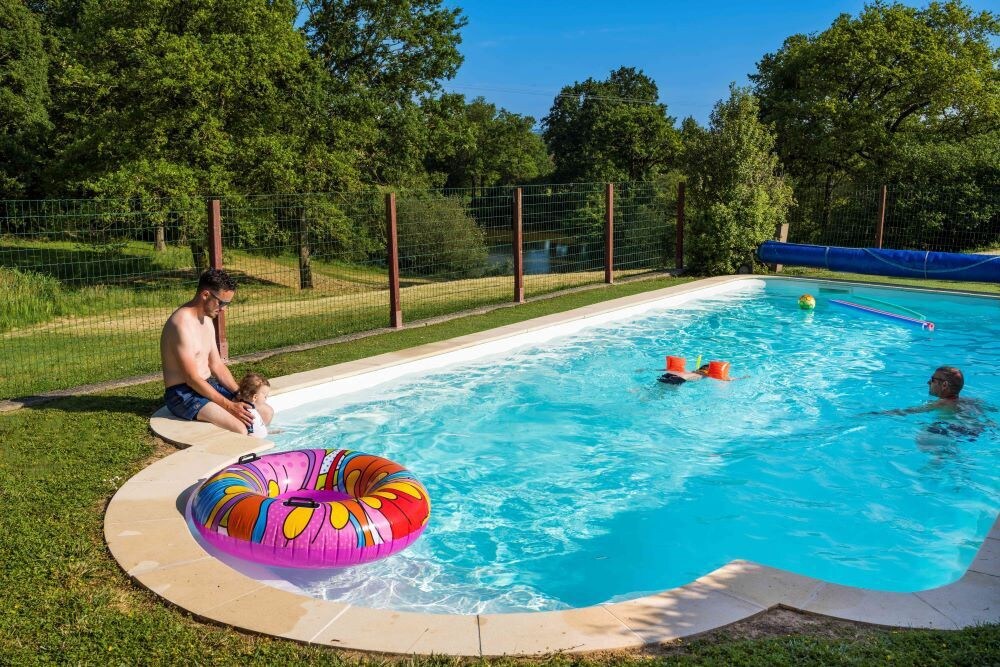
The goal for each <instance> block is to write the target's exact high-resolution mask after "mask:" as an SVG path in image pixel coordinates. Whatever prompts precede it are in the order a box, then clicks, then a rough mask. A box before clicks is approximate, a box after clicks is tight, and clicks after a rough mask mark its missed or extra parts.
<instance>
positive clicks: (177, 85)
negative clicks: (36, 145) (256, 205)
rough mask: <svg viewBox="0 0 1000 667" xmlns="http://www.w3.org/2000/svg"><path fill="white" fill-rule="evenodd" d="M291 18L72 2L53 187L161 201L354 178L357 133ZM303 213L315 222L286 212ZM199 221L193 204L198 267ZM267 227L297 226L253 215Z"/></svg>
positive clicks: (168, 3)
mask: <svg viewBox="0 0 1000 667" xmlns="http://www.w3.org/2000/svg"><path fill="white" fill-rule="evenodd" d="M296 15H297V10H296V7H295V5H294V3H293V2H292V0H279V1H276V2H268V3H262V2H253V3H247V2H244V1H243V0H196V1H195V2H186V1H185V2H182V1H181V0H151V1H148V2H147V1H145V0H108V1H107V2H100V3H82V4H80V5H79V8H78V11H77V13H76V14H75V16H74V17H73V18H74V20H73V21H72V22H71V23H72V25H73V27H72V29H64V30H63V32H62V35H61V44H62V47H63V52H62V55H63V56H64V58H65V60H66V62H67V63H68V64H67V65H65V66H63V68H62V69H61V70H60V73H59V77H58V79H57V87H56V106H57V108H58V119H59V120H58V127H57V133H56V141H55V142H54V143H55V145H57V146H59V149H58V150H57V152H56V161H55V163H54V164H53V165H52V168H51V169H50V172H49V174H50V178H51V179H52V181H53V182H54V183H57V184H59V185H60V186H61V188H62V189H63V191H65V192H70V193H81V194H93V195H97V196H99V197H103V198H127V199H132V198H136V197H140V198H148V199H153V198H162V199H163V201H165V202H167V203H166V205H168V206H169V202H170V201H171V199H173V198H178V197H185V196H190V195H192V194H217V195H224V194H232V193H236V192H239V193H248V192H268V193H273V192H308V191H311V190H317V189H332V188H336V187H350V186H351V185H352V184H355V183H357V181H358V178H357V166H356V164H355V163H356V158H355V157H354V156H355V155H356V152H355V151H354V150H352V149H353V148H354V146H353V139H350V137H351V136H352V134H353V133H352V132H350V129H349V128H346V127H345V124H344V123H343V122H342V121H340V120H339V119H337V118H336V117H333V116H331V115H330V114H329V113H328V110H329V108H330V106H331V104H332V103H331V101H330V98H329V95H330V93H329V89H328V87H327V86H326V81H325V77H326V76H327V75H326V73H325V71H324V70H323V68H322V67H321V66H320V63H319V62H318V61H317V60H316V59H315V58H314V57H313V56H312V55H311V54H310V53H309V51H308V49H307V47H306V41H305V37H304V35H303V34H302V33H301V32H300V31H298V30H297V29H296V28H295V25H294V24H295V20H296ZM303 219H306V220H309V219H314V216H308V215H305V216H304V215H301V214H295V215H293V216H292V218H291V220H294V221H301V220H303ZM203 221H204V215H203V212H199V214H198V215H189V216H183V217H182V219H180V220H179V223H180V224H181V231H180V234H181V236H182V237H183V238H186V239H187V240H188V241H189V242H190V244H191V248H192V252H193V254H194V257H195V262H196V265H200V264H201V263H202V262H203V256H204V247H203V244H202V241H201V239H202V238H204V226H203V225H204V222H203ZM249 222H250V221H246V220H244V221H243V225H244V230H243V231H245V227H246V225H247V224H249ZM276 222H277V224H279V225H282V224H286V225H291V224H294V225H296V226H298V225H299V222H292V221H290V220H286V219H285V218H284V217H280V219H278V220H277V221H276V220H273V219H264V218H256V224H259V225H274V224H275V223H276ZM301 237H302V235H301V234H300V238H301ZM304 282H308V281H304Z"/></svg>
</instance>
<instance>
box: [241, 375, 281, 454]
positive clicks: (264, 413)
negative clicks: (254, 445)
mask: <svg viewBox="0 0 1000 667" xmlns="http://www.w3.org/2000/svg"><path fill="white" fill-rule="evenodd" d="M270 395H271V383H270V382H268V381H267V378H266V377H264V376H263V375H261V374H260V373H247V374H246V375H244V376H243V379H242V380H240V387H239V389H238V390H237V392H236V400H237V401H242V402H243V403H246V404H247V406H248V407H249V408H250V414H252V415H253V423H252V424H251V425H250V426H248V427H247V435H251V436H253V437H255V438H265V437H267V425H268V424H269V423H270V422H271V418H272V417H273V416H274V410H273V409H272V408H271V406H270V405H268V404H267V397H268V396H270Z"/></svg>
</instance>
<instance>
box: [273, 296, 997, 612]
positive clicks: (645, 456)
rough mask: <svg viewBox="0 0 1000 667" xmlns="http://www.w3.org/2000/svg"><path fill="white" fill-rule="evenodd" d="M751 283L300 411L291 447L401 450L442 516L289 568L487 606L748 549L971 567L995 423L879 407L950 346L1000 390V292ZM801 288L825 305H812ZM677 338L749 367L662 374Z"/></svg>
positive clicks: (814, 567)
mask: <svg viewBox="0 0 1000 667" xmlns="http://www.w3.org/2000/svg"><path fill="white" fill-rule="evenodd" d="M731 290H732V291H730V292H729V293H727V294H716V295H708V296H705V297H704V298H700V299H697V300H695V301H689V302H686V303H683V304H680V305H674V306H672V307H670V308H669V309H666V308H664V309H658V308H656V307H653V308H651V309H648V310H646V312H644V313H641V314H636V315H633V316H631V317H630V318H629V319H628V320H625V321H620V322H617V323H615V324H613V325H609V324H604V325H600V326H597V327H593V328H590V329H587V330H585V331H583V332H580V333H578V334H575V335H573V336H572V337H567V338H561V339H560V338H556V339H552V340H549V341H548V342H546V343H545V344H544V345H542V346H535V347H532V346H528V347H522V348H521V349H518V350H515V351H512V352H506V353H504V354H503V355H502V356H493V357H484V358H481V359H479V360H477V361H471V362H466V363H465V364H464V365H462V366H461V367H453V368H444V369H439V370H437V371H431V372H424V373H422V374H421V375H419V376H414V377H405V376H404V377H402V378H398V379H396V380H393V381H391V382H390V383H388V384H383V385H380V386H374V387H370V388H368V389H365V390H363V391H360V392H355V393H354V394H350V395H340V396H338V397H336V398H332V399H327V400H324V401H323V402H322V405H321V406H317V405H309V404H305V405H301V406H299V407H296V408H290V409H286V410H282V412H281V414H280V418H279V419H280V425H281V427H282V428H284V429H285V432H284V433H283V434H280V435H278V436H275V438H274V440H275V442H276V443H277V444H278V447H279V448H280V449H292V448H298V447H315V446H326V447H347V448H353V449H359V450H362V451H367V452H370V453H374V454H378V455H381V456H386V457H388V458H392V459H394V460H398V461H400V462H403V463H404V464H405V465H407V467H409V468H410V469H411V470H413V471H414V472H415V473H416V474H417V475H418V476H419V477H420V479H421V480H422V481H423V482H424V483H425V484H426V485H427V487H428V489H429V491H430V493H431V497H432V498H433V500H434V509H433V513H432V517H431V524H430V526H429V528H428V530H427V532H426V533H425V536H424V537H423V538H422V540H421V541H419V542H418V543H417V544H415V545H414V546H413V547H411V548H410V549H409V550H407V551H406V552H404V553H402V554H399V555H397V556H395V557H393V558H391V559H388V560H386V561H383V562H381V563H376V564H372V565H368V566H364V567H359V568H353V569H347V570H342V571H336V572H335V573H334V574H331V573H330V572H326V573H324V574H323V575H321V576H320V577H316V576H315V573H304V572H300V571H289V570H280V571H278V574H279V575H280V576H282V577H284V578H285V579H286V580H288V581H290V582H292V583H293V584H295V585H297V586H299V587H301V588H302V589H304V590H306V591H308V592H310V593H311V594H313V595H315V596H317V597H324V598H328V599H337V600H344V601H351V602H357V603H359V604H363V605H364V606H369V607H373V606H374V607H389V608H394V609H411V610H421V611H438V612H443V613H444V612H450V613H467V614H468V613H480V612H498V611H525V610H542V609H562V608H568V607H579V606H584V605H589V604H595V603H599V602H604V601H609V600H622V599H630V598H634V597H639V596H641V595H643V594H646V593H649V592H652V591H658V590H662V589H666V588H670V587H673V586H677V585H680V584H684V583H686V582H688V581H690V580H692V579H694V578H695V577H697V576H699V575H701V574H704V573H706V572H708V571H710V570H712V569H714V568H716V567H718V566H720V565H723V564H725V563H726V562H728V561H730V560H732V559H734V558H745V559H750V560H755V561H758V562H761V563H764V564H767V565H772V566H775V567H779V568H783V569H787V570H791V571H793V572H797V573H800V574H805V575H809V576H813V577H817V578H822V579H825V580H827V581H832V582H836V583H843V584H849V585H854V586H861V587H865V588H874V589H881V590H896V591H908V590H921V589H925V588H929V587H932V586H936V585H941V584H944V583H948V582H950V581H952V580H954V579H956V578H958V577H959V576H960V575H961V574H962V573H963V572H964V570H965V568H966V567H967V565H968V563H969V561H971V559H972V557H973V555H974V554H975V551H976V548H977V547H978V545H979V544H980V543H981V541H982V539H983V537H984V536H985V534H986V532H987V531H988V530H989V527H990V525H991V524H992V522H993V520H994V518H995V516H996V511H997V506H998V493H997V490H998V478H997V475H996V473H995V470H997V469H998V466H997V455H996V453H995V452H994V451H991V450H995V444H996V442H997V435H996V429H995V427H993V426H992V425H990V424H988V423H987V421H986V420H987V419H988V418H989V414H988V413H987V414H984V415H982V416H981V421H982V422H983V424H982V425H983V427H984V430H983V432H982V433H981V434H980V435H979V436H978V437H975V438H965V439H963V438H959V439H953V438H942V437H940V436H936V434H934V433H931V432H929V431H928V426H931V424H932V422H933V421H934V416H933V415H910V416H907V417H894V416H881V415H864V414H862V413H864V412H867V411H870V410H873V409H877V408H891V407H904V406H908V405H913V404H916V403H919V402H921V401H923V400H925V398H926V380H927V378H928V377H929V376H930V372H931V371H932V370H933V368H934V366H936V365H938V364H939V363H950V364H954V365H957V366H959V367H961V368H963V369H964V370H966V373H967V383H968V389H967V391H966V394H967V395H969V396H972V395H975V396H976V397H978V398H980V399H982V400H983V401H984V402H985V403H987V404H993V405H996V404H1000V373H998V367H1000V364H998V363H997V362H998V360H1000V347H998V343H997V341H1000V336H998V334H1000V328H998V324H997V320H998V318H997V314H998V306H997V302H996V301H995V300H990V299H982V298H971V297H957V296H944V295H939V294H933V295H930V296H928V295H927V294H926V293H919V292H903V291H899V290H881V289H875V288H868V287H851V286H847V285H844V284H838V283H827V284H806V283H802V282H794V283H792V282H789V281H780V280H778V281H767V282H766V283H765V282H764V281H750V282H746V283H740V284H737V285H735V286H732V288H731ZM803 291H810V292H811V293H813V294H815V295H816V296H817V298H818V300H819V306H818V307H817V310H816V311H815V312H812V313H806V312H802V311H799V310H798V308H797V306H796V299H797V297H798V295H799V294H801V293H802V292H803ZM851 293H853V294H855V295H857V296H867V297H874V298H879V299H884V300H888V301H892V302H894V303H897V304H900V305H905V306H908V307H910V308H913V309H917V310H921V311H922V312H923V313H924V314H925V315H926V317H927V319H930V320H932V321H934V322H935V323H936V324H937V330H936V331H935V332H933V333H929V332H926V331H921V330H920V329H917V328H914V327H910V326H906V325H901V324H896V323H893V322H890V321H886V320H873V319H871V318H870V317H868V316H866V315H862V314H857V313H854V312H851V311H848V310H846V309H838V308H834V307H832V306H830V304H829V299H830V298H850V296H849V295H850V294H851ZM695 296H697V293H695ZM665 354H681V355H684V356H687V357H688V358H689V364H690V363H693V359H694V357H695V356H697V355H698V354H701V355H703V356H704V358H705V359H706V360H707V359H709V358H715V359H726V360H729V361H731V362H732V364H733V375H734V376H735V377H737V378H739V379H738V381H736V382H732V383H726V384H723V383H718V382H715V381H711V380H706V381H702V382H698V383H690V384H687V385H683V386H680V387H671V386H666V385H662V384H660V383H657V382H656V376H657V374H658V373H657V370H658V369H661V368H662V366H663V356H664V355H665ZM353 384H355V385H359V384H363V383H362V382H358V381H355V382H354V383H353ZM309 394H310V395H314V396H315V395H316V392H309ZM279 398H280V397H279ZM994 416H995V415H994ZM991 445H993V446H992V447H991Z"/></svg>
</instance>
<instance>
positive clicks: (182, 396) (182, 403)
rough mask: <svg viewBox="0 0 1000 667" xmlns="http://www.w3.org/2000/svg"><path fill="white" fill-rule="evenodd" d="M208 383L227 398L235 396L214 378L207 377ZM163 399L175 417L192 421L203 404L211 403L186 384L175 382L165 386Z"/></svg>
mask: <svg viewBox="0 0 1000 667" xmlns="http://www.w3.org/2000/svg"><path fill="white" fill-rule="evenodd" d="M208 383H209V384H210V385H212V387H213V388H214V389H215V390H216V391H217V392H219V393H220V394H222V395H223V396H225V397H226V398H228V399H229V400H232V399H233V398H235V397H236V394H234V393H233V392H231V391H229V390H228V389H226V388H225V387H223V386H222V385H221V384H219V381H218V380H216V379H215V378H208ZM163 400H164V401H165V402H166V404H167V408H168V409H169V410H170V412H172V413H173V414H174V415H176V416H177V417H180V418H181V419H187V420H188V421H194V420H195V419H197V418H198V413H199V412H201V409H202V408H203V407H205V404H207V403H211V401H210V400H208V399H207V398H205V397H204V396H202V395H201V394H199V393H198V392H196V391H195V390H194V389H192V388H191V387H189V386H188V385H187V384H175V385H173V386H170V387H167V388H166V390H164V392H163Z"/></svg>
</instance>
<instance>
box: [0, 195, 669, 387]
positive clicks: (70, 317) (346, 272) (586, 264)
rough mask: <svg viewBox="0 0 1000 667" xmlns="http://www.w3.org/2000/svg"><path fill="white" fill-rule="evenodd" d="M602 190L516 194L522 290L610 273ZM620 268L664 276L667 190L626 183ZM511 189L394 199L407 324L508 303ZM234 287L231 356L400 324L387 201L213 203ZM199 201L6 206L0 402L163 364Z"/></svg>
mask: <svg viewBox="0 0 1000 667" xmlns="http://www.w3.org/2000/svg"><path fill="white" fill-rule="evenodd" d="M606 187H607V186H606V184H577V185H542V186H530V187H526V188H523V202H524V206H523V213H524V215H523V223H522V230H523V244H522V253H523V254H522V257H523V260H524V272H525V273H526V274H527V280H526V286H527V288H526V292H527V294H528V295H529V296H530V295H532V294H541V293H544V292H551V291H555V290H559V289H562V288H565V287H572V286H576V285H582V284H587V283H597V282H601V281H603V280H604V268H605V267H604V249H605V241H604V234H605V228H604V225H605V219H606V214H607V208H606V206H607V202H606V192H605V190H606ZM618 188H619V191H620V192H621V195H620V197H619V199H618V201H619V205H620V207H621V208H620V213H619V214H618V216H619V222H618V227H617V228H616V230H615V237H614V238H615V242H616V251H615V261H617V262H621V268H620V269H619V270H618V272H617V273H616V275H618V276H623V275H628V274H630V273H635V272H639V271H650V270H656V269H663V268H666V266H667V265H666V264H664V262H663V258H664V257H665V256H668V255H669V251H668V250H666V249H665V248H666V244H668V243H669V239H671V238H673V234H674V227H673V225H674V221H673V218H672V217H671V216H670V215H669V214H668V213H667V209H668V208H669V206H667V208H664V206H666V204H664V202H667V201H668V200H669V199H670V198H671V196H672V195H671V193H665V192H659V191H657V190H656V188H655V187H654V186H652V185H649V184H625V185H621V186H618ZM514 192H515V188H514V187H496V188H477V189H465V190H412V191H402V192H399V193H398V194H397V196H396V199H395V201H396V216H397V221H398V251H399V252H398V254H399V276H400V280H399V287H400V300H401V305H402V310H403V312H405V317H406V319H407V321H413V320H419V319H422V318H426V317H431V316H435V315H442V314H447V313H453V312H458V311H461V310H466V309H469V308H471V307H476V306H482V305H488V304H495V303H502V302H508V301H512V300H514V298H515V293H514V292H515V291H514V252H515V249H514V246H513V207H512V203H513V199H514V197H513V195H514ZM218 200H219V201H218V210H219V213H220V215H219V218H220V232H219V233H220V237H221V246H222V258H221V263H222V266H223V268H225V269H226V271H227V272H229V273H230V274H231V275H233V276H234V277H235V278H236V280H237V282H238V284H239V289H238V290H237V293H236V297H235V303H234V304H233V306H232V307H231V308H229V309H228V310H227V311H226V339H227V341H228V344H229V353H230V354H231V355H240V354H245V353H250V352H258V351H263V350H270V349H274V348H278V347H282V346H286V345H292V344H297V343H304V342H311V341H317V340H326V339H330V338H334V337H337V336H340V335H343V334H347V333H354V332H359V331H366V330H372V329H377V328H380V327H385V326H387V325H388V324H389V321H390V312H389V310H390V281H389V274H390V271H389V265H388V256H387V250H386V248H387V236H386V234H387V231H386V230H387V226H386V221H387V210H386V197H385V193H384V192H381V191H378V190H368V191H361V192H357V191H355V192H350V193H311V194H294V195H260V196H229V197H220V198H218ZM206 204H207V200H206V199H205V198H203V197H189V198H174V199H159V200H154V199H143V200H129V201H103V200H46V201H8V202H0V345H2V350H0V398H12V397H18V396H25V395H29V394H31V393H37V392H42V391H48V390H53V389H62V388H67V387H72V386H78V385H82V384H91V383H97V382H102V381H107V380H113V379H119V378H123V377H129V376H134V375H140V374H144V373H151V372H155V371H157V370H158V369H159V364H160V360H159V336H160V331H161V328H162V326H163V323H164V322H165V321H166V319H167V317H168V316H169V315H170V313H171V312H173V310H174V309H175V308H177V307H178V306H179V305H181V304H182V303H184V302H186V301H187V300H189V299H190V298H192V297H193V296H194V292H195V287H196V284H197V279H198V276H199V275H200V273H201V272H202V271H204V270H205V269H206V268H208V267H209V265H210V256H209V255H210V248H209V246H210V240H209V228H210V218H211V216H210V214H209V212H208V209H209V207H208V206H207V205H206Z"/></svg>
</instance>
